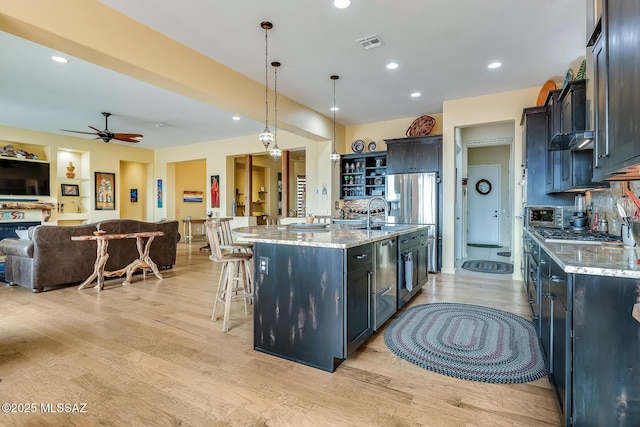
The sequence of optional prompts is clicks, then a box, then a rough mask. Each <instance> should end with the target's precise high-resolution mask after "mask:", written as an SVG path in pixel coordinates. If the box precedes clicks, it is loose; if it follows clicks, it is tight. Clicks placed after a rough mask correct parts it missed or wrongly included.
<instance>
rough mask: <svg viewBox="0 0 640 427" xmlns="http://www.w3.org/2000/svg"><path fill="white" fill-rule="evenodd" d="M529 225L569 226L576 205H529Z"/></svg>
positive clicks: (527, 212)
mask: <svg viewBox="0 0 640 427" xmlns="http://www.w3.org/2000/svg"><path fill="white" fill-rule="evenodd" d="M525 212H526V214H527V216H526V218H527V223H526V225H527V226H529V227H549V228H567V227H569V220H570V219H571V217H572V216H573V213H574V212H575V207H574V206H527V207H526V209H525Z"/></svg>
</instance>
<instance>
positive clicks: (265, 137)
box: [258, 21, 273, 150]
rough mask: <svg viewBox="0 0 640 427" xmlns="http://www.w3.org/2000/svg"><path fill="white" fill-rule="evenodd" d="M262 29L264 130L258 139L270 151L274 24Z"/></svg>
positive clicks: (262, 24) (267, 23) (267, 24)
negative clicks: (271, 50) (270, 84)
mask: <svg viewBox="0 0 640 427" xmlns="http://www.w3.org/2000/svg"><path fill="white" fill-rule="evenodd" d="M260 27H262V29H264V108H265V116H264V130H263V131H262V133H261V134H260V136H259V137H258V139H259V141H260V142H262V145H264V149H265V150H268V149H269V144H271V143H272V142H273V134H272V133H271V131H270V130H269V36H268V34H269V30H270V29H272V28H273V24H272V23H271V22H269V21H263V22H261V23H260Z"/></svg>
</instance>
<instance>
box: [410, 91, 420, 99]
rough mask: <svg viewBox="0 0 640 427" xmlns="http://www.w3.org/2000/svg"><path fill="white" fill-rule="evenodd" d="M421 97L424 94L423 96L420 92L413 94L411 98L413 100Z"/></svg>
mask: <svg viewBox="0 0 640 427" xmlns="http://www.w3.org/2000/svg"><path fill="white" fill-rule="evenodd" d="M419 96H422V94H421V93H420V92H413V93H412V94H411V97H412V98H417V97H419Z"/></svg>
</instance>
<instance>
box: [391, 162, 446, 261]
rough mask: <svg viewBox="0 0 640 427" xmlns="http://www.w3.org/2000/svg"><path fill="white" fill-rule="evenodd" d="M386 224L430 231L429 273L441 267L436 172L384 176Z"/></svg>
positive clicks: (440, 229)
mask: <svg viewBox="0 0 640 427" xmlns="http://www.w3.org/2000/svg"><path fill="white" fill-rule="evenodd" d="M386 187H387V188H386V190H387V192H386V195H387V201H388V202H389V205H390V210H389V215H388V218H387V222H391V223H396V224H424V225H431V227H430V228H429V261H428V262H429V271H430V272H438V271H440V270H441V268H442V255H441V254H442V234H441V233H442V223H441V221H442V219H441V205H440V203H441V200H442V199H441V191H442V189H441V186H440V178H439V176H438V173H437V172H426V173H401V174H391V175H387V183H386Z"/></svg>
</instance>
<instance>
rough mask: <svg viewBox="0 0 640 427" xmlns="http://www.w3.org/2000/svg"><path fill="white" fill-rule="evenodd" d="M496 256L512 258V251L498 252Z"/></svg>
mask: <svg viewBox="0 0 640 427" xmlns="http://www.w3.org/2000/svg"><path fill="white" fill-rule="evenodd" d="M496 255H498V256H506V257H510V256H511V251H509V252H497V253H496Z"/></svg>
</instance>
